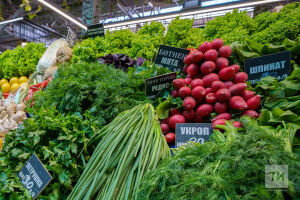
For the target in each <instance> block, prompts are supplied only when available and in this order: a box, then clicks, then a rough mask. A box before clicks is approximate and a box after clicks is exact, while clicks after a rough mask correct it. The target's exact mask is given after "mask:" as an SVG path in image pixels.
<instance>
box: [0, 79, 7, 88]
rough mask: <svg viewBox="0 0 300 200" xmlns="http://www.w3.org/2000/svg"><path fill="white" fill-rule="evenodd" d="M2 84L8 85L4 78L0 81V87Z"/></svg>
mask: <svg viewBox="0 0 300 200" xmlns="http://www.w3.org/2000/svg"><path fill="white" fill-rule="evenodd" d="M4 83H8V80H6V79H5V78H4V79H1V81H0V87H1V86H2V85H3V84H4Z"/></svg>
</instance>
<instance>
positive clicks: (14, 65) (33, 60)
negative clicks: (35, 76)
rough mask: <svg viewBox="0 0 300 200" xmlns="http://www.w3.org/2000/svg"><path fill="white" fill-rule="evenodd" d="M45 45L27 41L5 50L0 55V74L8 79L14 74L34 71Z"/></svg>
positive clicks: (27, 74)
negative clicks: (25, 43)
mask: <svg viewBox="0 0 300 200" xmlns="http://www.w3.org/2000/svg"><path fill="white" fill-rule="evenodd" d="M45 50H46V47H45V46H44V44H41V43H33V42H31V43H28V44H27V45H26V46H25V47H21V46H18V47H17V48H15V49H14V50H6V51H4V52H3V53H2V54H1V55H0V76H1V77H4V78H6V79H10V78H12V77H14V76H17V77H19V76H29V75H30V74H31V73H33V72H35V70H36V65H37V63H38V62H39V59H40V58H41V57H42V55H43V53H44V52H45Z"/></svg>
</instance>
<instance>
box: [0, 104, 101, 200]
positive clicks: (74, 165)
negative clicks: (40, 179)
mask: <svg viewBox="0 0 300 200" xmlns="http://www.w3.org/2000/svg"><path fill="white" fill-rule="evenodd" d="M31 114H32V116H33V118H29V119H26V120H25V121H24V124H23V126H20V127H19V128H18V129H16V130H14V131H10V132H9V133H8V134H7V135H6V137H5V144H6V145H5V146H4V148H3V149H2V150H1V151H0V199H1V200H7V199H14V200H15V199H20V200H21V199H22V200H30V199H32V198H31V195H30V194H29V192H28V191H27V190H25V189H24V187H23V186H22V184H21V183H20V180H19V177H18V172H19V171H20V170H21V168H22V167H23V166H24V164H25V162H26V161H27V160H28V159H29V157H30V156H31V155H32V153H35V154H36V155H37V157H38V158H39V159H40V160H41V162H42V163H43V165H44V167H45V168H46V169H47V170H48V171H49V173H50V174H51V176H52V177H53V180H52V181H51V182H50V184H49V185H48V186H47V187H46V188H45V190H44V191H43V192H42V193H41V194H40V195H39V199H66V198H67V195H68V194H69V193H70V192H71V190H72V188H73V186H74V185H75V184H76V181H77V179H78V178H79V177H80V174H81V173H82V171H83V166H84V163H85V162H86V161H87V160H88V159H89V155H91V154H89V152H92V151H91V150H88V148H87V147H86V143H87V142H88V140H89V138H90V137H91V136H92V135H93V132H94V129H95V126H94V125H93V123H91V122H90V121H88V120H84V117H83V116H82V115H80V114H79V113H75V114H73V115H63V114H60V113H59V112H57V111H56V110H54V109H43V108H41V109H40V110H36V112H35V111H33V110H31ZM82 149H84V151H83V152H82V153H83V154H82V156H81V155H80V151H81V150H82Z"/></svg>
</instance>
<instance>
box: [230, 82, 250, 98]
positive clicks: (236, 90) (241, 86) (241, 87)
mask: <svg viewBox="0 0 300 200" xmlns="http://www.w3.org/2000/svg"><path fill="white" fill-rule="evenodd" d="M246 88H247V84H246V83H237V84H234V85H233V86H231V87H229V90H230V92H231V95H232V96H241V95H242V94H243V93H244V91H245V89H246Z"/></svg>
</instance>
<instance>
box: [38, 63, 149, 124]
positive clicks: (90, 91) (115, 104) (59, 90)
mask: <svg viewBox="0 0 300 200" xmlns="http://www.w3.org/2000/svg"><path fill="white" fill-rule="evenodd" d="M34 99H35V105H34V107H33V109H36V110H38V109H40V108H42V107H45V108H47V107H54V108H56V109H57V110H58V111H59V112H60V113H65V114H67V113H74V112H79V113H81V114H84V113H89V115H90V116H91V117H93V118H96V119H97V120H98V121H99V123H100V124H99V125H103V124H107V123H108V122H110V121H111V120H112V119H113V118H114V117H115V116H116V115H117V114H119V113H120V112H122V111H124V110H127V109H129V108H131V107H134V106H135V105H137V104H139V103H141V102H143V101H148V100H147V98H146V96H145V93H144V86H142V85H140V82H139V80H136V79H133V78H130V77H129V76H128V75H127V74H126V73H125V72H123V71H121V70H119V69H115V68H113V67H111V66H107V65H105V64H99V63H77V64H64V65H62V66H60V67H59V69H58V72H57V75H56V77H55V78H54V79H53V80H52V82H51V84H49V86H48V87H47V90H45V91H40V92H37V94H36V95H35V96H34Z"/></svg>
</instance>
